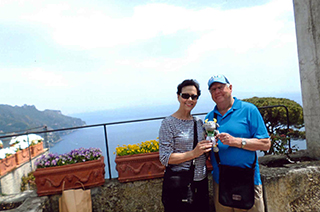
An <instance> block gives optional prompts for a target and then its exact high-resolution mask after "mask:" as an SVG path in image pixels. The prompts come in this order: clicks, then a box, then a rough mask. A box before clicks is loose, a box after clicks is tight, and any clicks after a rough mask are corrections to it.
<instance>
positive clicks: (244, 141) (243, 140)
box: [241, 138, 247, 149]
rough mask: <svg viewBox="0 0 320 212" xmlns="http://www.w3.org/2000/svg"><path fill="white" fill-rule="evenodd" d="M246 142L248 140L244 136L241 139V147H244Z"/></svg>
mask: <svg viewBox="0 0 320 212" xmlns="http://www.w3.org/2000/svg"><path fill="white" fill-rule="evenodd" d="M246 144H247V141H246V140H245V139H244V138H242V139H241V149H243V148H244V146H245V145H246Z"/></svg>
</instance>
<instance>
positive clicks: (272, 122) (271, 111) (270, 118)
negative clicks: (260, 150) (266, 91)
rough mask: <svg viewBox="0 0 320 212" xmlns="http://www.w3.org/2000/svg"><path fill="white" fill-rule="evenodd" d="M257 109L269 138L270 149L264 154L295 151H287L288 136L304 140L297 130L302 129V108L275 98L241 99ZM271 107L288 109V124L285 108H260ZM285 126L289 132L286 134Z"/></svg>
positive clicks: (288, 100) (293, 149) (286, 100)
mask: <svg viewBox="0 0 320 212" xmlns="http://www.w3.org/2000/svg"><path fill="white" fill-rule="evenodd" d="M243 101H246V102H251V103H252V104H254V105H255V106H257V107H259V108H260V109H259V110H260V113H261V115H262V117H263V119H264V122H265V124H266V127H267V130H268V132H269V135H270V138H271V148H270V150H269V151H266V152H265V154H286V153H290V152H291V151H296V150H297V148H296V147H292V148H291V149H289V138H290V137H289V136H292V138H304V137H305V134H304V132H300V131H299V129H301V128H302V127H304V120H303V108H302V107H301V105H299V104H298V103H296V102H295V101H293V100H290V99H286V98H275V97H262V98H259V97H253V98H249V99H243ZM272 105H284V106H286V107H287V109H288V117H289V124H288V121H287V111H286V109H285V107H272V108H261V107H265V106H272ZM287 125H289V128H291V129H289V131H288V132H287Z"/></svg>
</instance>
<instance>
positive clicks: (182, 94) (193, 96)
mask: <svg viewBox="0 0 320 212" xmlns="http://www.w3.org/2000/svg"><path fill="white" fill-rule="evenodd" d="M180 96H181V97H182V98H183V99H189V98H190V97H191V99H192V100H196V99H198V95H194V94H192V95H190V94H188V93H180Z"/></svg>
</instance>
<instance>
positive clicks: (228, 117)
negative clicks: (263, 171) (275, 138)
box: [205, 97, 269, 185]
mask: <svg viewBox="0 0 320 212" xmlns="http://www.w3.org/2000/svg"><path fill="white" fill-rule="evenodd" d="M214 113H217V121H218V124H219V125H220V127H219V128H218V130H219V132H220V133H222V132H224V133H229V134H230V135H232V136H234V137H240V138H258V139H262V138H269V135H268V131H267V128H266V126H265V123H264V121H263V119H262V116H261V114H260V112H259V110H258V108H257V107H256V106H255V105H253V104H251V103H248V102H243V101H241V100H238V99H237V98H235V97H234V103H233V105H232V107H231V109H230V110H228V112H227V113H226V114H224V116H222V115H221V114H220V113H219V111H218V109H217V106H215V107H214V109H213V111H211V112H210V113H208V114H207V116H206V118H205V119H208V120H209V121H212V120H213V118H214ZM218 147H219V156H220V161H221V164H224V165H230V166H239V167H252V164H253V162H254V158H255V151H249V150H245V149H241V148H237V147H231V146H229V145H224V144H223V143H222V142H221V141H220V140H219V141H218ZM211 161H212V166H213V171H212V175H213V179H214V180H215V181H216V182H217V183H219V169H218V165H217V162H216V159H215V157H214V152H213V151H211ZM254 184H255V185H260V184H262V183H261V178H260V171H259V163H258V158H257V161H256V168H255V175H254Z"/></svg>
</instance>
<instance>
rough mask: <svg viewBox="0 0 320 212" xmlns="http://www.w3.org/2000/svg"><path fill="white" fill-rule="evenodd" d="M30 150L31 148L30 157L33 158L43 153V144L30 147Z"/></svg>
mask: <svg viewBox="0 0 320 212" xmlns="http://www.w3.org/2000/svg"><path fill="white" fill-rule="evenodd" d="M30 148H31V156H32V157H35V156H37V155H39V154H41V153H42V152H43V142H40V143H37V144H36V145H33V146H30Z"/></svg>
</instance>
